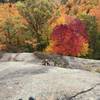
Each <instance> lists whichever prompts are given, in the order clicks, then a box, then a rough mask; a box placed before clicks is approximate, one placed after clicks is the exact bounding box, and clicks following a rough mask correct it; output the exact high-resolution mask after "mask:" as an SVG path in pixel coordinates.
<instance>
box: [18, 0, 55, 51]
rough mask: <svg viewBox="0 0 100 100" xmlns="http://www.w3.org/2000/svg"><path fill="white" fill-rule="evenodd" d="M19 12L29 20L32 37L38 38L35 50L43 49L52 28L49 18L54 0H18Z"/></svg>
mask: <svg viewBox="0 0 100 100" xmlns="http://www.w3.org/2000/svg"><path fill="white" fill-rule="evenodd" d="M17 7H18V9H19V12H20V14H21V15H22V16H24V18H25V19H26V20H27V22H28V29H29V31H30V32H31V33H32V37H33V38H36V40H37V45H36V48H35V50H39V51H42V50H43V49H44V48H45V47H46V46H47V45H48V43H49V35H50V28H49V25H48V20H49V19H50V18H51V17H52V13H53V7H54V2H53V0H52V1H51V0H25V1H24V2H22V3H21V2H18V3H17Z"/></svg>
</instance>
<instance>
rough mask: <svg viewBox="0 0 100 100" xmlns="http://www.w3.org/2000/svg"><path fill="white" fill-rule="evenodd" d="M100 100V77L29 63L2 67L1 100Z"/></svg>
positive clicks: (9, 63) (96, 74)
mask: <svg viewBox="0 0 100 100" xmlns="http://www.w3.org/2000/svg"><path fill="white" fill-rule="evenodd" d="M30 96H33V97H34V98H36V100H56V99H57V98H59V99H58V100H100V74H98V73H91V72H88V71H82V70H75V69H64V68H58V67H52V66H49V67H47V66H42V65H37V64H34V63H27V62H2V63H0V100H18V99H19V98H22V99H23V100H28V98H29V97H30Z"/></svg>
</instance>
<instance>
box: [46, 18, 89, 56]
mask: <svg viewBox="0 0 100 100" xmlns="http://www.w3.org/2000/svg"><path fill="white" fill-rule="evenodd" d="M66 20H69V19H66ZM46 51H47V52H49V53H55V54H60V55H70V56H81V55H83V56H85V55H86V54H87V53H88V34H87V31H86V27H85V25H84V23H83V22H81V21H80V20H79V19H76V18H75V19H73V20H71V21H70V23H64V24H63V23H62V24H60V25H56V26H55V27H54V28H53V31H52V34H51V40H50V44H49V46H48V47H47V48H46Z"/></svg>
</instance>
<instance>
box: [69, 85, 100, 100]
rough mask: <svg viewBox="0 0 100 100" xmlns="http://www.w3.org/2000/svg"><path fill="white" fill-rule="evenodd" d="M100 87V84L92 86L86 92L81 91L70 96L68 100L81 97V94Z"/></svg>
mask: <svg viewBox="0 0 100 100" xmlns="http://www.w3.org/2000/svg"><path fill="white" fill-rule="evenodd" d="M98 85H100V83H97V84H96V85H94V86H93V87H91V88H89V89H87V90H84V91H81V92H78V93H77V94H75V95H73V96H71V97H70V98H69V99H68V100H73V98H75V97H77V96H79V95H81V94H84V93H87V92H90V91H91V90H93V89H94V88H95V87H96V86H98Z"/></svg>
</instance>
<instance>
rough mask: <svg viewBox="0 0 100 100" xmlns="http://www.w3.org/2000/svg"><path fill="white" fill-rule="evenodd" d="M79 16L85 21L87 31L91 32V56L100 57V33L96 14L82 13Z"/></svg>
mask: <svg viewBox="0 0 100 100" xmlns="http://www.w3.org/2000/svg"><path fill="white" fill-rule="evenodd" d="M79 18H80V19H81V20H83V22H85V24H86V26H87V27H86V28H87V31H88V33H89V42H90V43H89V44H90V53H89V58H95V59H100V53H99V52H100V33H99V32H98V31H97V22H96V18H95V16H90V15H89V14H81V15H80V16H79Z"/></svg>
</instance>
